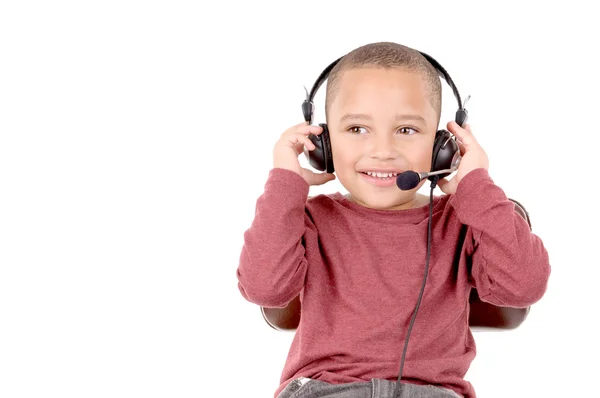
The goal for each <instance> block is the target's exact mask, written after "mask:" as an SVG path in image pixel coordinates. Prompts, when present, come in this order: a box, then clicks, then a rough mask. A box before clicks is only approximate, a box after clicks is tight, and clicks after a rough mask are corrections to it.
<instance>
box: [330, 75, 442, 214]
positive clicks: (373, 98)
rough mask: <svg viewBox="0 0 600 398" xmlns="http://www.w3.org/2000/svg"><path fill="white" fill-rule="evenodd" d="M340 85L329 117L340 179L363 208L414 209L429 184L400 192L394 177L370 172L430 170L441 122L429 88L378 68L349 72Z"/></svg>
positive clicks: (418, 79)
mask: <svg viewBox="0 0 600 398" xmlns="http://www.w3.org/2000/svg"><path fill="white" fill-rule="evenodd" d="M339 82H340V85H339V91H338V93H337V95H336V96H335V98H334V99H333V101H332V103H331V104H330V105H329V112H328V118H327V119H328V120H327V125H328V127H329V132H330V137H331V145H332V152H333V163H334V165H335V171H336V175H337V178H338V179H339V180H340V183H341V184H342V185H343V186H344V187H345V188H346V189H347V190H348V192H349V193H350V195H351V196H352V199H353V200H354V201H356V202H357V203H359V204H361V205H363V206H367V207H371V208H375V209H402V208H410V207H412V204H413V201H414V199H415V194H416V192H417V190H418V189H419V188H420V187H421V186H422V185H423V184H424V183H425V181H427V180H423V181H421V183H420V184H419V185H418V186H417V187H416V188H414V189H412V190H410V191H402V190H400V189H399V188H398V187H397V186H396V178H395V176H392V177H388V178H381V177H377V176H375V177H373V176H369V175H368V174H367V172H393V173H396V175H397V174H398V173H400V172H402V171H405V170H414V171H417V172H426V171H430V169H431V156H432V149H433V141H434V138H435V132H436V130H437V127H438V126H437V119H438V117H437V114H436V111H435V109H434V108H433V106H432V105H431V104H430V101H429V98H428V90H427V86H426V83H425V82H424V80H423V79H422V78H421V76H420V75H419V74H418V73H416V72H410V71H406V70H404V69H400V68H387V69H384V68H376V67H372V68H359V69H350V70H348V71H345V72H344V73H343V74H342V76H341V77H340V80H339Z"/></svg>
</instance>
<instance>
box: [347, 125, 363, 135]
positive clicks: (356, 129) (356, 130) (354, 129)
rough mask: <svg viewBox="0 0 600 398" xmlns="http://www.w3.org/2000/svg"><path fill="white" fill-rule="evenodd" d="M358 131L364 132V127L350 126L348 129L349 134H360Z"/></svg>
mask: <svg viewBox="0 0 600 398" xmlns="http://www.w3.org/2000/svg"><path fill="white" fill-rule="evenodd" d="M360 129H363V130H364V127H359V126H352V127H350V128H349V129H348V131H349V132H351V133H353V134H360Z"/></svg>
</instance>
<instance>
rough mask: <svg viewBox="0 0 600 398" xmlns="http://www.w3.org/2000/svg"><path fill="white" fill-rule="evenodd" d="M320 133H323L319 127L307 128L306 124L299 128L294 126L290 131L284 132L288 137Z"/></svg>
mask: <svg viewBox="0 0 600 398" xmlns="http://www.w3.org/2000/svg"><path fill="white" fill-rule="evenodd" d="M322 132H323V128H322V127H321V126H313V125H310V126H309V125H308V124H302V125H300V126H294V127H292V128H290V129H288V130H287V131H286V132H285V134H287V135H290V134H302V135H309V134H313V135H319V134H321V133H322Z"/></svg>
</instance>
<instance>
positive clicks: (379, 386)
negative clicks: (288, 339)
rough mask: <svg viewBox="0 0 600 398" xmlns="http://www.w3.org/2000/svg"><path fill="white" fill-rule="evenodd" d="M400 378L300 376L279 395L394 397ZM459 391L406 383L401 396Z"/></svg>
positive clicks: (437, 396)
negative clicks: (339, 381)
mask: <svg viewBox="0 0 600 398" xmlns="http://www.w3.org/2000/svg"><path fill="white" fill-rule="evenodd" d="M396 384H397V382H394V381H389V380H384V379H371V381H359V382H353V383H343V384H331V383H327V382H324V381H321V380H314V379H309V378H307V377H298V378H296V379H294V380H292V381H291V382H289V383H288V385H287V386H285V388H284V389H283V390H282V391H281V393H279V395H278V396H277V398H321V397H323V398H394V392H395V388H396ZM457 397H462V396H461V395H459V394H457V393H456V392H454V391H452V390H450V389H448V388H443V387H437V386H429V385H425V386H419V385H416V384H410V383H402V394H401V396H400V398H457Z"/></svg>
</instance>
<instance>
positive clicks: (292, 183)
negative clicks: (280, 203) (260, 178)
mask: <svg viewBox="0 0 600 398" xmlns="http://www.w3.org/2000/svg"><path fill="white" fill-rule="evenodd" d="M265 189H266V190H269V191H270V190H277V191H285V192H287V193H288V194H290V195H292V196H296V195H298V196H301V197H302V198H303V199H304V201H306V199H307V198H308V192H309V189H310V185H308V183H307V182H306V181H305V180H304V178H302V177H301V176H300V175H298V173H295V172H293V171H291V170H288V169H282V168H279V167H275V168H273V169H271V170H270V171H269V178H268V179H267V183H266V185H265Z"/></svg>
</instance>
